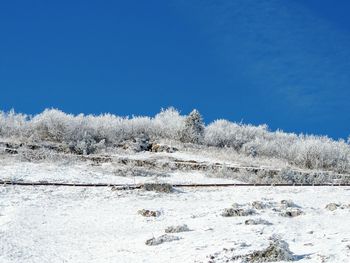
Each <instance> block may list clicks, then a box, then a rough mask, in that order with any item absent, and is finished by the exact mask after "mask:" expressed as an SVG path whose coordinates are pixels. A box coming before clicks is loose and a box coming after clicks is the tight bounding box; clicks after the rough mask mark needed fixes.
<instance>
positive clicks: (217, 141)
mask: <svg viewBox="0 0 350 263" xmlns="http://www.w3.org/2000/svg"><path fill="white" fill-rule="evenodd" d="M266 133H267V126H266V125H261V126H252V125H242V124H237V123H233V122H229V121H227V120H216V121H214V122H213V123H211V124H209V125H208V126H207V127H206V129H205V135H204V142H205V143H206V144H207V145H209V146H217V147H233V148H234V149H236V150H239V149H241V148H242V146H243V145H244V144H245V143H248V142H251V141H253V140H254V139H256V138H264V137H265V134H266Z"/></svg>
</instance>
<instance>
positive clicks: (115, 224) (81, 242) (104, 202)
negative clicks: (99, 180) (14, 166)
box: [0, 185, 350, 263]
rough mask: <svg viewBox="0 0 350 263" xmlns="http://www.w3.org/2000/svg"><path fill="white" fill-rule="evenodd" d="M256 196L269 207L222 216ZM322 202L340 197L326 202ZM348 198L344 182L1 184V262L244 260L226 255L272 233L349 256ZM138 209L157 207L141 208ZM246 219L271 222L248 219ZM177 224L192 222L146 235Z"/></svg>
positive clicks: (332, 256)
mask: <svg viewBox="0 0 350 263" xmlns="http://www.w3.org/2000/svg"><path fill="white" fill-rule="evenodd" d="M281 200H292V201H293V202H294V204H295V206H297V207H298V209H300V210H301V211H302V214H301V215H299V216H297V217H291V218H289V217H283V216H281V215H280V212H279V211H278V210H279V207H280V201H281ZM253 201H262V202H263V204H264V205H265V206H266V207H265V208H263V209H261V210H259V209H255V210H254V211H255V214H253V215H249V216H237V217H223V216H222V215H221V213H222V211H223V210H224V209H225V208H230V207H232V205H233V204H234V203H238V204H239V205H241V207H242V208H248V207H251V205H250V204H251V203H252V202H253ZM328 203H337V204H339V205H340V206H339V207H338V209H336V210H334V211H329V210H328V209H326V208H325V206H326V205H327V204H328ZM349 203H350V187H334V186H325V187H225V188H216V187H211V188H182V189H177V190H176V191H175V192H173V193H168V194H167V193H155V192H150V191H144V190H117V191H113V190H112V189H111V188H109V187H106V188H82V187H52V186H40V187H39V186H36V187H34V186H11V185H8V186H1V187H0V262H2V263H7V262H26V263H31V262H33V263H34V262H35V263H39V262H50V263H51V262H76V263H78V262H84V263H85V262H241V261H239V260H238V261H226V260H227V259H229V258H230V256H231V257H232V256H233V255H241V254H246V253H250V252H252V251H254V250H262V249H264V248H266V247H267V246H268V244H269V238H270V237H271V236H278V237H279V238H281V239H282V240H284V241H286V242H287V243H288V244H289V249H290V250H291V251H292V252H293V253H294V256H295V260H296V261H297V262H349V258H350V224H349V216H350V208H349V207H348V206H347V205H348V204H349ZM140 209H150V210H157V211H159V212H160V214H159V216H158V217H143V216H142V215H140V214H139V213H138V210H140ZM247 219H263V220H266V221H268V222H270V223H271V225H246V224H245V221H246V220H247ZM182 224H186V225H187V226H188V227H189V229H190V230H191V231H188V232H183V233H173V234H169V235H171V236H176V237H179V239H178V240H175V241H172V242H165V243H163V244H159V245H155V246H148V245H146V244H145V242H146V240H148V239H150V238H152V237H158V236H161V235H164V234H165V232H164V230H165V229H166V228H167V227H169V226H176V225H182ZM223 249H228V250H227V251H226V252H224V250H223ZM231 249H233V250H232V251H231ZM210 256H212V259H210ZM242 262H243V261H242Z"/></svg>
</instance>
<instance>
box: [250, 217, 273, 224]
mask: <svg viewBox="0 0 350 263" xmlns="http://www.w3.org/2000/svg"><path fill="white" fill-rule="evenodd" d="M244 224H246V225H267V226H268V225H272V223H270V222H269V221H266V220H264V219H260V218H259V219H248V220H246V221H245V222H244Z"/></svg>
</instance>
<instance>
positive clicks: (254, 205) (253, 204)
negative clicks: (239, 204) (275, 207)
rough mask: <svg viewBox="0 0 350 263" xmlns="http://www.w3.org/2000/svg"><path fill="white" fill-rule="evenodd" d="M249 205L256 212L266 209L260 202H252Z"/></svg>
mask: <svg viewBox="0 0 350 263" xmlns="http://www.w3.org/2000/svg"><path fill="white" fill-rule="evenodd" d="M251 205H252V207H253V208H255V209H257V210H262V209H264V208H266V204H264V203H263V202H261V201H254V202H252V204H251Z"/></svg>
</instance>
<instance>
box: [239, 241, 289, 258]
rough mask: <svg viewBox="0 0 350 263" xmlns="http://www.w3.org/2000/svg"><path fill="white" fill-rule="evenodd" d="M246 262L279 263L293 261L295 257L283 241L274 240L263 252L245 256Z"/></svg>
mask: <svg viewBox="0 0 350 263" xmlns="http://www.w3.org/2000/svg"><path fill="white" fill-rule="evenodd" d="M243 258H244V260H245V261H244V262H277V261H293V260H294V259H295V256H294V255H293V253H292V252H291V251H290V250H289V245H288V243H287V242H285V241H283V240H279V239H276V240H273V241H272V242H271V243H270V245H269V246H268V247H267V248H266V249H264V250H261V251H254V252H253V253H251V254H248V255H246V256H243Z"/></svg>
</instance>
